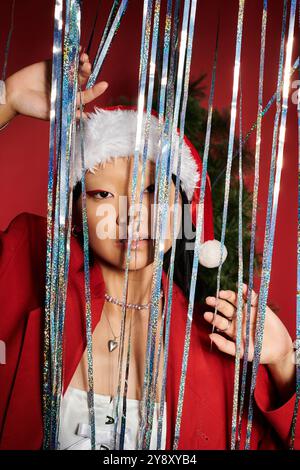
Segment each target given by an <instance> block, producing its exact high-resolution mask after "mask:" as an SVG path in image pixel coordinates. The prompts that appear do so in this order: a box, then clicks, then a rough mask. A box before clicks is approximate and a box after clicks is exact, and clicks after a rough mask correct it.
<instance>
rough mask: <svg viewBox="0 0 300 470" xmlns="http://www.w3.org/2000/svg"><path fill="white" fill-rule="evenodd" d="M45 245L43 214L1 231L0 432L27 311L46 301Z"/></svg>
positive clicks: (24, 217)
mask: <svg viewBox="0 0 300 470" xmlns="http://www.w3.org/2000/svg"><path fill="white" fill-rule="evenodd" d="M45 248H46V219H44V218H43V217H39V216H36V215H33V214H28V213H22V214H20V215H18V216H17V217H15V219H13V220H12V222H11V223H10V224H9V226H8V228H7V229H6V230H5V231H1V232H0V340H1V341H2V345H3V344H4V345H5V357H4V364H3V363H2V364H1V363H0V390H1V393H0V434H1V427H2V422H3V417H4V414H5V409H6V406H7V404H8V401H9V397H10V391H11V389H12V385H13V380H14V374H15V372H16V369H17V365H18V357H19V355H20V352H21V347H22V338H23V332H24V329H25V326H26V321H27V317H28V313H29V312H30V311H32V310H34V309H35V308H37V307H39V306H41V305H43V302H44V285H45V254H46V251H45ZM1 362H3V360H2V361H1Z"/></svg>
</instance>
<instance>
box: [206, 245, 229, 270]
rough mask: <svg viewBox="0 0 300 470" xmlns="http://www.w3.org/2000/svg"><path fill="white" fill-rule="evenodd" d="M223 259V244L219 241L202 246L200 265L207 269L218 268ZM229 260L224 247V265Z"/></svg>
mask: <svg viewBox="0 0 300 470" xmlns="http://www.w3.org/2000/svg"><path fill="white" fill-rule="evenodd" d="M220 258H221V243H220V242H219V240H208V241H207V242H204V243H202V244H201V246H200V254H199V263H200V264H202V266H205V267H206V268H216V267H218V266H219V262H220ZM226 258H227V248H226V246H225V245H224V248H223V256H222V263H224V261H225V260H226Z"/></svg>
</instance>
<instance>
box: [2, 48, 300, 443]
mask: <svg viewBox="0 0 300 470" xmlns="http://www.w3.org/2000/svg"><path fill="white" fill-rule="evenodd" d="M90 71H91V65H90V63H89V59H88V56H87V55H86V54H82V55H81V62H80V82H81V84H82V85H83V84H84V83H85V82H86V80H87V78H88V76H89V74H90ZM48 76H49V74H48V65H47V63H44V62H43V63H39V64H34V65H32V66H30V67H27V68H25V69H23V70H20V71H19V72H17V73H15V74H14V75H12V76H11V77H9V78H8V79H7V81H6V88H7V101H6V104H5V105H1V106H0V126H4V125H5V124H6V123H7V122H8V121H10V120H11V119H12V118H13V117H14V116H15V115H16V114H18V113H19V114H24V115H29V116H33V117H37V118H41V119H48V116H49V83H48ZM106 88H107V83H106V82H100V83H98V84H97V85H95V87H94V88H92V89H91V90H87V91H84V92H83V101H84V103H89V102H90V101H92V100H94V99H96V98H97V97H99V96H100V95H101V94H102V93H103V92H104V91H105V89H106ZM99 115H100V118H99ZM111 115H112V114H109V112H108V114H107V116H108V118H109V116H111ZM103 116H104V114H103V113H102V114H101V112H98V113H96V114H94V115H93V116H92V118H91V121H90V124H89V125H88V130H87V136H88V138H87V142H86V145H87V146H89V145H90V147H91V148H90V149H87V148H86V153H87V159H89V156H90V155H91V160H89V161H88V166H87V168H89V170H90V171H87V172H86V191H87V213H88V226H89V241H90V248H91V255H92V257H91V258H92V259H91V267H90V278H91V299H92V328H93V362H94V383H95V403H96V425H97V433H96V434H97V435H96V440H97V447H98V448H110V442H111V435H112V433H111V429H112V428H111V427H113V417H112V416H111V414H112V409H111V397H113V396H114V395H115V393H116V387H117V358H118V350H119V343H118V340H119V331H120V323H121V315H122V309H121V307H120V305H119V304H118V302H119V299H122V292H123V283H124V267H125V260H126V249H125V248H126V243H124V242H122V239H123V238H126V234H127V228H128V218H127V214H128V212H127V211H128V210H129V209H130V208H129V207H128V206H127V207H126V209H125V211H122V210H120V205H119V203H120V198H121V197H125V201H126V202H127V204H128V205H129V203H130V200H131V194H130V191H131V175H132V165H133V155H132V152H130V151H128V153H126V154H123V155H117V154H115V153H114V154H113V155H110V154H109V146H106V147H105V152H106V158H105V159H104V160H103V161H102V160H101V158H100V157H101V152H100V151H99V152H98V151H97V149H98V147H97V145H98V143H97V142H98V141H97V138H98V137H99V138H100V136H101V135H102V134H101V133H99V134H97V132H99V126H100V127H101V122H102V121H101V119H102V118H103ZM120 116H121V117H122V116H123V117H124V114H122V112H121V113H120ZM107 122H109V119H108V121H107ZM97 126H98V127H97ZM95 129H98V130H97V131H95ZM106 130H107V134H106V135H107V136H109V137H108V140H109V139H112V140H114V139H116V140H117V138H118V133H116V132H115V129H114V128H113V129H111V128H110V127H109V126H108V128H106ZM109 132H110V133H109ZM91 139H92V140H93V139H94V144H93V145H92V143H91ZM95 149H96V150H95ZM150 154H151V151H150ZM152 155H153V153H152ZM99 156H100V157H99ZM98 157H99V159H98ZM124 157H126V158H124ZM95 163H96V164H95ZM140 175H141V167H140V168H139V178H138V188H137V194H139V189H140V184H141V179H140ZM154 176H155V164H154V162H153V161H151V159H149V160H148V161H147V167H146V173H145V181H144V186H143V187H144V188H145V190H144V193H143V206H144V207H145V208H146V209H148V210H147V214H148V215H147V216H146V217H145V218H144V219H142V222H141V227H140V231H139V232H137V221H136V219H135V224H134V233H133V238H134V239H135V241H134V242H133V246H132V253H133V256H132V258H131V261H130V266H129V283H128V296H127V302H128V303H130V304H134V305H130V306H129V308H128V312H129V315H128V321H127V323H126V330H125V340H128V335H129V328H130V324H131V327H132V334H131V338H132V353H131V363H130V374H129V386H128V413H127V422H128V423H129V424H128V426H127V434H126V438H125V448H135V447H136V440H137V432H138V401H139V400H140V399H141V392H142V383H143V373H144V370H143V365H144V362H145V352H146V339H147V325H148V315H149V301H150V293H151V279H152V273H153V242H152V240H151V239H150V238H149V231H150V229H151V217H150V216H149V208H150V206H151V202H153V189H154ZM172 179H173V183H174V182H175V176H174V175H173V177H172ZM186 181H187V182H189V183H188V184H191V185H192V186H193V183H191V181H190V180H189V179H187V180H186ZM181 183H182V184H181V186H182V187H181V191H180V200H179V212H180V213H182V208H183V205H184V204H185V203H186V202H187V201H190V198H188V197H187V193H188V192H189V190H190V189H191V188H187V187H185V189H184V184H183V183H184V181H183V180H182V181H181ZM174 188H175V186H174V184H173V185H172V190H171V194H170V199H169V204H170V207H171V206H172V205H173V202H174V192H175V191H174ZM192 189H193V188H192ZM74 208H75V210H74V214H73V215H74V226H73V235H72V237H71V238H72V240H71V261H70V272H69V282H68V298H67V306H66V325H65V357H64V360H65V374H64V398H63V401H62V412H61V426H60V435H59V443H60V448H61V449H66V448H72V449H75V448H86V449H88V448H90V440H89V427H88V414H87V408H86V393H85V392H86V390H87V380H86V376H87V372H86V370H87V360H86V341H85V331H84V312H85V309H84V302H85V300H84V294H83V292H84V289H83V287H84V273H83V253H82V246H81V237H82V234H81V230H80V227H81V221H80V214H81V192H80V184H77V185H76V187H75V189H74ZM105 210H106V211H108V213H109V214H110V217H109V228H108V229H107V228H105V224H104V218H105V217H106V215H104V214H105ZM170 213H171V211H170ZM101 222H103V223H101ZM105 222H107V219H106V221H105ZM172 222H173V216H172V214H171V215H170V216H169V218H168V227H167V236H166V239H165V242H164V251H165V253H166V263H165V266H164V268H165V270H164V271H163V276H162V296H161V299H160V303H159V325H158V331H159V329H160V327H161V313H162V308H163V303H164V302H166V288H167V284H166V280H167V275H166V272H165V271H167V268H168V265H167V261H168V254H169V253H170V251H169V250H170V247H171V243H172V240H171V236H170V233H171V228H172ZM181 224H183V219H182V220H181V223H180V224H179V226H181ZM124 234H125V235H124ZM141 234H142V236H141ZM139 237H140V238H144V240H143V241H142V240H139ZM177 243H178V241H177ZM45 249H46V221H45V219H44V218H42V217H37V216H33V215H31V214H21V215H19V216H18V217H16V218H15V219H14V220H13V221H12V222H11V224H10V226H9V227H8V229H7V230H6V231H5V232H3V233H2V236H1V268H0V269H1V271H0V276H1V277H0V279H1V292H0V304H1V306H2V311H1V315H0V337H1V339H2V340H3V341H5V343H6V348H7V361H6V364H5V365H1V366H0V367H1V369H0V374H1V375H0V389H1V390H2V392H1V394H0V429H1V448H2V449H40V448H41V446H42V440H43V428H42V408H41V384H42V350H43V344H42V337H43V336H42V332H43V305H44V289H43V288H44V279H45V278H44V274H45ZM181 255H182V258H181V259H182V260H187V259H188V258H187V255H186V254H185V253H183V254H182V253H181ZM181 255H180V254H179V256H181ZM175 266H176V268H175V275H174V276H175V277H174V279H175V283H174V288H173V303H172V321H171V334H170V346H169V360H168V369H167V388H166V407H165V421H164V424H165V425H164V433H163V442H162V448H166V449H170V448H172V443H173V439H174V434H173V433H174V427H175V420H176V412H177V399H178V388H179V381H180V372H181V361H182V352H183V341H184V333H185V323H186V312H187V302H188V301H187V294H188V288H187V287H186V282H185V277H186V276H185V277H184V275H182V272H183V273H184V272H185V271H186V272H187V271H188V270H187V267H186V266H185V265H184V264H179V261H178V259H177V261H176V263H175ZM244 295H245V299H246V295H247V286H245V289H244ZM109 296H111V297H113V299H112V298H111V297H109ZM215 302H216V299H215V298H213V297H207V298H206V303H207V305H206V306H203V305H199V303H196V304H195V314H194V321H193V327H192V336H191V348H190V357H189V364H188V372H187V380H186V388H185V398H184V407H183V416H182V426H181V435H180V441H179V448H180V449H228V448H230V430H231V414H232V396H233V373H234V360H233V356H234V354H235V329H236V319H235V312H236V305H237V294H236V293H235V292H233V291H221V292H220V299H219V301H218V304H217V305H218V315H217V317H216V319H215V327H216V330H215V332H214V333H211V331H212V328H211V326H212V324H213V321H214V320H213V314H212V310H213V309H214V307H215ZM138 307H140V308H138ZM204 310H207V311H206V312H205V313H204ZM256 311H257V295H256V294H255V293H253V297H252V327H251V336H250V352H249V361H251V360H252V357H253V336H254V324H255V317H256V313H257V312H256ZM158 337H159V335H157V338H158ZM211 342H212V343H213V344H214V346H215V347H214V348H212V350H211V348H210V345H211ZM125 344H127V343H126V341H125ZM158 372H159V373H158V377H159V380H158V387H157V390H160V384H161V372H162V363H161V362H160V365H159V371H158ZM294 389H295V366H294V351H293V343H292V339H291V338H290V336H289V334H288V332H287V330H286V328H285V326H284V325H283V323H282V322H281V321H280V320H279V318H278V317H277V316H276V315H275V314H274V313H273V312H272V311H271V310H270V309H269V308H267V312H266V324H265V330H264V340H263V348H262V354H261V366H260V367H259V373H258V379H257V385H256V390H255V414H254V424H253V434H252V441H251V448H252V449H280V448H287V447H288V440H289V429H290V424H291V418H292V413H293V407H294V401H295V396H294ZM159 400H160V397H159V394H157V396H156V402H159ZM245 426H246V419H244V420H243V437H244V435H245ZM155 433H156V428H155V423H154V431H153V436H152V438H153V439H152V441H151V447H152V448H155ZM297 446H299V437H298V435H297V437H296V447H297Z"/></svg>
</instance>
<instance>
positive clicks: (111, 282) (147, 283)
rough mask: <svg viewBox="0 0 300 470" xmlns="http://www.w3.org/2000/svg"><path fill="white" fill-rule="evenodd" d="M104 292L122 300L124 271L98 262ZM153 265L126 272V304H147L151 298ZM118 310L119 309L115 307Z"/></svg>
mask: <svg viewBox="0 0 300 470" xmlns="http://www.w3.org/2000/svg"><path fill="white" fill-rule="evenodd" d="M99 264H100V266H101V270H102V275H103V278H104V282H105V286H106V292H107V293H108V294H109V295H111V296H112V297H115V298H117V299H119V300H123V288H124V282H125V270H120V269H117V268H114V267H113V266H111V265H107V264H106V263H103V262H102V261H100V260H99ZM152 275H153V263H152V264H150V265H148V266H146V267H145V268H142V269H138V270H134V271H133V270H130V271H128V290H127V303H134V304H147V303H148V302H149V301H150V298H151V286H152ZM117 308H120V307H117Z"/></svg>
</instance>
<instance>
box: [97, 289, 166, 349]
mask: <svg viewBox="0 0 300 470" xmlns="http://www.w3.org/2000/svg"><path fill="white" fill-rule="evenodd" d="M104 296H105V299H106V300H107V301H108V302H111V303H113V304H115V305H119V306H120V307H122V306H123V305H124V302H122V301H121V300H119V299H116V298H115V297H112V296H111V295H109V294H107V293H106V292H105V294H104ZM162 296H163V291H161V293H160V298H162ZM150 305H151V302H148V303H147V304H132V303H127V304H126V308H132V309H135V310H145V309H148V308H149V307H150ZM104 313H105V312H104ZM105 317H106V319H107V322H108V324H109V327H110V329H111V332H112V334H113V337H114V338H113V339H110V340H109V341H108V342H107V346H108V351H109V352H113V351H114V350H115V349H116V348H117V347H118V346H119V342H118V341H117V340H118V339H119V338H120V335H119V336H116V335H115V334H114V332H113V329H112V327H111V324H110V321H109V319H108V316H107V315H106V313H105Z"/></svg>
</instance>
